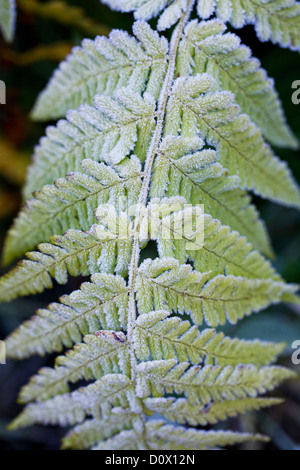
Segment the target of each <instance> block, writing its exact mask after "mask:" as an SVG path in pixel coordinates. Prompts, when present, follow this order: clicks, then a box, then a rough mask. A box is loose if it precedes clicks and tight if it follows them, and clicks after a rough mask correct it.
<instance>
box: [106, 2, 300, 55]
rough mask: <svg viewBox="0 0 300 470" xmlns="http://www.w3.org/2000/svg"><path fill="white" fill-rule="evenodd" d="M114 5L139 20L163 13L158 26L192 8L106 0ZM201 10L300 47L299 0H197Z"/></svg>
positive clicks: (201, 13)
mask: <svg viewBox="0 0 300 470" xmlns="http://www.w3.org/2000/svg"><path fill="white" fill-rule="evenodd" d="M102 1H103V3H106V4H107V5H109V6H110V7H111V8H113V9H115V10H121V11H125V12H127V11H134V12H135V13H134V15H135V18H136V19H143V20H149V19H150V18H153V17H154V16H157V15H158V14H159V13H161V12H162V10H164V11H163V13H162V14H161V16H160V18H159V21H158V24H157V29H158V30H160V31H161V30H164V29H167V28H170V27H171V26H173V25H174V24H175V23H176V22H177V21H178V19H179V18H180V17H181V15H182V13H183V12H184V11H186V9H187V8H188V4H189V2H188V0H171V1H168V0H121V1H119V0H102ZM197 13H198V15H199V16H200V18H203V19H207V18H209V17H210V16H211V15H212V14H213V13H215V14H216V16H217V17H218V18H219V19H220V20H222V21H224V22H227V21H230V23H231V24H232V25H233V26H234V27H235V28H241V27H242V26H244V25H245V24H253V25H254V26H255V30H256V33H257V35H258V37H259V39H260V40H261V41H267V40H271V41H272V42H274V43H277V44H280V45H281V46H283V47H289V48H290V49H292V50H299V48H300V29H299V25H300V4H299V2H297V1H295V0H197Z"/></svg>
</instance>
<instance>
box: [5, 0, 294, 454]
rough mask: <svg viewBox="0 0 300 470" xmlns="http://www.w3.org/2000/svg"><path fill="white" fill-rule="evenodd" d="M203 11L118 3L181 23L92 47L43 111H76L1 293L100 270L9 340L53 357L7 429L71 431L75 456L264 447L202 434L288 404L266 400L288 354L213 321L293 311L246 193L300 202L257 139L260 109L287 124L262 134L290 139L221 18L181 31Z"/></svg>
mask: <svg viewBox="0 0 300 470" xmlns="http://www.w3.org/2000/svg"><path fill="white" fill-rule="evenodd" d="M110 3H111V4H112V3H114V6H116V5H117V2H110ZM200 3H202V6H203V2H200ZM220 3H221V2H220ZM194 4H195V2H193V1H192V0H187V1H174V2H167V1H165V2H164V1H152V0H150V1H147V0H145V1H143V0H140V1H135V2H126V8H127V9H128V10H132V9H136V8H139V9H138V10H137V11H138V13H137V14H138V15H139V16H140V17H144V18H145V17H146V18H147V17H152V16H153V14H154V13H155V14H157V13H159V12H161V13H162V16H161V17H160V22H159V24H160V28H162V27H167V26H170V25H171V24H174V23H176V22H177V20H178V24H177V26H176V27H175V28H174V30H173V32H172V37H171V40H170V43H169V44H168V43H167V41H166V39H165V38H160V37H159V35H158V33H157V32H155V31H152V30H151V29H150V27H149V26H148V25H147V24H146V23H145V22H142V21H141V22H137V23H136V24H135V26H134V34H135V36H136V39H135V38H132V37H131V36H129V35H128V34H127V33H123V32H121V31H115V32H113V33H112V34H111V36H110V38H109V39H103V38H97V39H96V40H95V41H94V42H93V41H88V42H84V43H83V46H82V48H79V49H76V50H75V51H74V52H73V54H72V55H71V56H70V58H69V59H68V60H67V62H66V63H64V65H62V66H61V68H60V70H59V71H58V72H57V73H56V74H55V76H54V77H53V79H52V81H51V83H50V85H49V87H48V89H47V90H46V91H45V92H44V93H43V94H42V95H41V97H40V99H39V101H38V104H37V106H36V108H35V116H36V117H39V118H42V119H47V118H49V117H56V116H61V113H65V112H67V116H66V119H64V120H61V121H59V122H58V124H57V126H52V127H50V128H48V130H47V137H45V138H44V139H42V141H41V143H40V145H39V146H38V147H37V148H36V150H35V156H34V161H33V163H32V165H31V167H30V170H29V172H28V177H27V182H26V186H25V191H24V194H25V198H26V200H27V202H26V203H25V205H24V207H23V209H22V210H21V212H20V214H19V216H18V217H17V219H16V221H15V223H14V226H13V228H12V229H11V231H10V232H9V235H8V238H7V241H6V245H5V250H4V260H5V262H6V263H9V262H10V261H11V260H13V259H14V258H17V257H20V256H22V255H23V254H25V253H26V252H27V253H26V258H25V259H24V260H23V261H21V262H20V263H19V264H18V265H17V267H15V268H14V269H13V270H12V271H10V272H8V273H7V274H6V275H4V276H3V277H2V279H1V280H0V299H1V300H2V301H9V300H12V299H15V298H17V297H18V296H24V295H30V294H35V293H40V292H43V291H44V289H48V288H51V287H52V284H53V279H54V280H56V281H57V282H58V283H59V284H65V283H66V282H67V281H68V276H69V275H70V276H79V275H83V276H91V278H90V280H89V281H88V282H84V283H83V284H82V285H81V287H80V289H79V290H77V291H74V292H72V293H71V294H70V295H64V296H62V297H61V299H60V300H59V302H55V303H53V302H52V303H50V305H49V306H48V307H47V308H43V309H40V310H38V311H37V313H36V315H35V316H34V317H32V318H31V319H29V320H27V321H25V322H24V323H23V324H22V325H21V326H20V327H19V328H18V329H17V330H16V331H14V332H13V333H11V335H10V336H9V337H8V339H7V341H6V351H7V355H8V357H10V358H15V359H23V358H27V357H29V356H30V355H33V354H39V355H44V354H46V353H53V352H58V353H60V354H61V355H60V356H59V357H58V358H57V359H56V361H55V364H54V367H53V368H51V367H46V368H42V369H41V370H40V371H39V372H38V373H37V374H36V375H35V376H34V377H32V379H31V380H30V381H29V383H28V384H27V385H25V386H24V387H23V388H22V390H21V393H20V402H22V403H23V404H25V408H24V410H23V411H22V413H21V414H20V416H18V417H17V418H16V419H15V420H14V422H13V423H12V425H11V427H12V429H16V428H19V427H25V426H29V425H32V424H45V425H46V424H50V425H55V424H59V425H61V426H68V427H71V429H70V430H69V432H68V434H67V436H66V437H65V439H64V440H63V444H62V445H63V448H66V449H67V448H72V449H73V448H75V449H97V450H101V449H118V450H122V449H126V450H145V449H147V450H169V449H175V450H176V449H178V450H189V449H192V450H195V449H200V450H202V449H211V448H218V447H222V446H223V447H224V446H227V445H231V444H238V443H241V442H245V441H247V440H249V439H250V440H251V439H254V440H265V437H263V436H260V435H249V434H242V433H234V432H231V431H222V430H217V431H216V430H214V429H213V428H210V430H209V431H207V430H203V429H199V428H198V427H199V426H207V425H210V426H212V425H214V424H215V423H216V422H218V421H220V420H224V419H226V418H227V417H232V416H237V415H238V414H240V413H244V412H246V411H251V410H257V409H262V408H265V407H268V406H272V405H275V404H277V403H279V401H278V400H277V399H273V398H263V397H261V395H262V394H264V393H265V392H269V391H271V390H273V389H274V388H275V387H276V386H277V385H278V384H280V383H281V382H282V381H283V380H286V379H289V378H292V377H293V376H294V374H293V372H291V371H289V370H287V369H285V368H282V367H277V366H276V365H273V364H274V362H275V361H276V359H277V357H278V355H279V354H280V353H281V352H282V350H283V349H284V344H282V343H280V344H274V343H270V342H262V341H260V340H259V339H256V340H253V341H246V340H243V339H237V338H230V337H228V336H225V335H224V334H223V333H221V332H218V331H216V330H215V329H214V328H215V327H218V326H219V325H224V324H225V323H227V322H230V323H237V322H238V321H241V320H242V319H243V318H244V317H245V316H248V315H251V314H253V313H255V312H257V313H258V312H260V311H261V310H263V309H265V308H267V307H268V306H270V305H272V304H277V303H279V302H281V301H286V300H289V301H296V300H295V298H296V295H295V294H296V291H297V286H295V285H293V284H291V285H289V284H286V283H285V281H284V280H283V279H282V278H281V276H280V274H278V273H276V271H275V269H274V268H273V267H272V265H271V263H270V261H269V260H267V259H266V258H265V257H264V255H268V256H271V255H272V247H271V246H270V242H269V238H268V234H267V231H266V228H265V226H264V223H263V222H262V221H261V220H260V218H259V214H258V212H257V211H256V209H255V207H254V206H253V205H252V204H251V200H250V197H249V195H248V194H247V192H246V189H249V190H252V191H254V192H255V193H257V194H259V195H261V196H263V197H266V198H269V199H272V200H276V201H277V202H281V203H283V204H286V205H288V206H292V207H299V206H300V193H299V189H298V186H297V184H296V183H295V181H294V180H293V178H292V176H291V173H290V171H289V169H288V168H287V166H286V165H285V163H283V162H280V161H279V159H278V158H277V157H275V156H274V154H273V152H272V150H271V148H270V147H269V146H268V145H267V144H265V142H264V140H263V137H262V133H261V129H260V127H263V126H262V123H261V121H260V119H261V118H260V116H259V112H260V111H259V110H261V109H263V108H264V107H267V108H268V111H269V112H270V114H271V115H272V117H273V118H274V120H275V121H276V122H278V125H277V127H275V124H274V126H273V124H271V122H270V126H269V127H265V126H264V127H263V130H264V132H265V135H266V136H267V137H268V138H269V139H270V140H272V141H273V142H275V141H276V143H277V144H279V143H280V144H284V145H287V144H289V143H290V144H291V146H293V145H294V143H295V142H294V141H293V138H292V135H291V134H290V131H289V129H288V127H287V126H286V124H285V121H284V117H283V113H282V111H281V107H280V103H279V101H278V98H277V95H276V93H275V91H274V88H273V85H272V84H271V82H270V81H269V79H267V77H266V76H265V75H264V73H263V72H262V71H261V69H259V64H258V63H257V62H256V60H254V59H252V58H251V57H250V55H249V51H248V49H246V48H244V46H240V43H239V42H238V41H237V39H236V37H235V36H233V35H231V34H228V33H224V25H223V24H221V22H220V21H219V20H214V21H209V22H206V23H200V24H198V23H197V22H195V21H192V22H191V23H189V15H190V13H191V11H192V7H193V6H194ZM265 4H266V5H267V6H268V2H265ZM120 5H121V6H122V5H123V6H124V5H125V2H124V4H122V2H121V4H120V3H119V6H120ZM207 5H208V3H207ZM153 7H155V8H154V9H153ZM154 10H155V11H154ZM222 44H223V47H222ZM226 51H227V54H225V52H226ZM229 70H230V72H231V76H230V78H228V76H227V75H228V73H229ZM246 76H247V77H248V80H249V89H248V91H246V90H247V87H246V84H247V81H246ZM224 77H225V78H224ZM242 84H243V88H244V90H245V92H244V91H242ZM234 94H235V95H236V97H235V96H234ZM260 95H261V96H260ZM237 102H238V104H237ZM254 103H257V107H258V109H257V111H256V110H255V106H254ZM70 108H77V109H73V110H70ZM242 113H247V114H242ZM248 114H249V115H251V118H252V119H253V121H254V122H255V123H254V122H252V121H251V119H250V117H249V115H248ZM146 247H147V251H144V249H145V248H146ZM28 250H35V251H28ZM65 348H68V349H69V350H68V351H65ZM78 383H81V385H82V386H81V387H80V388H78ZM170 422H173V423H175V424H174V425H173V424H170ZM178 424H179V425H180V426H178ZM196 428H197V429H196Z"/></svg>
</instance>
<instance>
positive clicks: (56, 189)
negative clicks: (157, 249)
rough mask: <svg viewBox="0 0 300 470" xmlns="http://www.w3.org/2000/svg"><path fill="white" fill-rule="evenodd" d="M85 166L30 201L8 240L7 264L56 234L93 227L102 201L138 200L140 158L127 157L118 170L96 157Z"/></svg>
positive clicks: (85, 163)
mask: <svg viewBox="0 0 300 470" xmlns="http://www.w3.org/2000/svg"><path fill="white" fill-rule="evenodd" d="M81 166H82V170H83V173H70V174H68V175H67V176H66V178H61V179H58V180H57V181H56V182H55V184H54V185H51V186H50V185H48V186H44V187H43V189H42V190H41V191H40V192H36V193H35V198H34V199H31V200H29V201H27V203H26V204H25V207H24V209H23V210H22V211H21V212H20V214H19V216H18V218H17V219H16V220H15V223H14V225H13V227H12V228H11V230H10V232H9V234H8V237H7V239H6V244H5V247H4V254H3V260H4V263H5V264H8V263H10V262H11V261H12V259H14V258H15V257H18V256H21V255H24V253H26V252H27V251H28V250H32V249H33V248H35V246H36V245H37V244H38V243H40V242H42V241H43V240H47V239H48V238H49V237H51V235H52V234H53V233H55V234H56V235H62V234H63V233H65V232H66V231H67V230H68V229H69V228H72V229H76V230H83V231H84V230H89V229H90V227H91V226H92V225H93V224H94V223H96V222H97V219H96V218H95V216H94V211H95V208H96V207H98V206H99V205H100V204H112V205H114V206H118V204H119V201H120V200H122V198H125V199H126V201H127V203H128V205H129V206H130V205H133V204H135V203H136V202H137V199H138V195H139V191H140V188H141V164H140V161H139V160H138V159H137V158H136V157H132V158H131V159H130V160H124V161H123V162H122V163H121V164H119V165H116V167H115V169H114V168H112V167H110V166H109V165H107V164H105V163H96V162H94V161H92V160H83V162H82V163H81Z"/></svg>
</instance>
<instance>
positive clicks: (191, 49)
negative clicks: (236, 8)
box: [177, 20, 300, 147]
mask: <svg viewBox="0 0 300 470" xmlns="http://www.w3.org/2000/svg"><path fill="white" fill-rule="evenodd" d="M299 26H300V24H299ZM177 62H178V67H177V72H178V74H180V76H185V75H187V74H188V73H190V72H191V71H192V73H193V74H196V73H203V72H207V73H209V74H211V75H212V76H213V77H214V78H215V80H216V82H217V84H218V86H220V87H221V88H222V89H223V90H230V91H232V92H233V93H234V94H235V99H236V101H237V104H238V105H239V106H240V107H241V110H242V111H243V112H245V113H247V114H248V115H249V117H250V118H251V119H252V120H253V121H254V122H255V123H256V124H257V125H258V126H259V127H260V128H261V129H262V131H263V133H264V135H265V137H266V138H267V139H268V140H269V141H270V142H271V143H272V144H275V145H277V146H284V147H285V146H293V147H297V145H298V142H297V140H296V138H295V137H293V135H292V133H291V131H290V129H289V128H288V126H287V124H286V121H285V117H284V113H283V110H282V106H281V103H280V100H279V98H278V95H277V92H276V90H275V88H274V83H273V80H271V79H270V78H268V76H267V74H266V72H265V70H263V69H262V68H261V67H260V63H259V61H258V60H257V59H255V58H253V57H251V51H250V49H249V48H248V47H246V46H244V45H241V40H240V38H239V37H238V36H236V35H235V34H231V33H225V26H224V23H222V22H221V21H217V20H212V21H206V22H204V21H203V22H201V23H198V22H197V21H192V22H190V23H189V25H188V26H187V27H186V29H185V36H184V39H183V41H182V42H181V44H180V48H179V54H178V61H177Z"/></svg>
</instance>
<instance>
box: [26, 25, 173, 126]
mask: <svg viewBox="0 0 300 470" xmlns="http://www.w3.org/2000/svg"><path fill="white" fill-rule="evenodd" d="M133 31H134V35H135V37H136V39H135V38H133V37H131V36H129V34H128V33H126V32H125V31H120V30H113V31H112V32H111V33H110V35H109V38H105V37H97V38H96V39H95V40H94V41H92V40H90V39H85V40H84V41H83V43H82V46H81V47H75V48H74V49H73V52H72V54H71V55H70V56H69V57H68V58H67V60H66V61H65V62H63V63H62V64H61V65H60V67H59V69H58V70H57V71H56V72H55V73H54V76H53V77H52V79H51V81H50V83H49V85H48V87H47V88H46V90H45V91H44V92H43V93H41V95H40V96H39V99H38V101H37V103H36V105H35V107H34V109H33V112H32V115H33V118H34V119H38V120H48V119H56V118H59V117H63V116H65V114H66V112H67V111H68V110H69V109H76V108H78V106H79V105H80V104H83V103H87V104H92V103H93V98H94V96H95V95H97V94H104V95H106V96H111V95H112V94H113V92H114V91H115V90H116V89H118V88H121V87H124V86H128V87H129V88H130V89H133V90H134V91H136V92H142V91H147V92H148V93H150V94H152V95H153V96H154V97H155V98H158V96H159V92H160V88H161V85H162V81H163V78H164V75H165V73H166V55H167V41H166V39H165V38H163V37H161V38H160V37H159V36H158V34H157V33H156V32H155V31H153V30H151V28H150V27H149V26H148V25H147V24H146V23H135V25H134V27H133Z"/></svg>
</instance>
